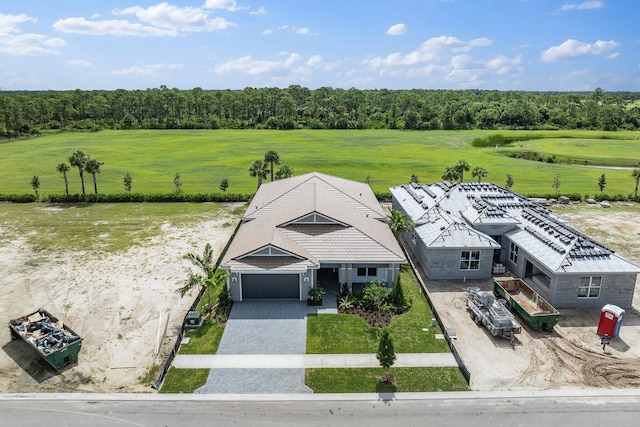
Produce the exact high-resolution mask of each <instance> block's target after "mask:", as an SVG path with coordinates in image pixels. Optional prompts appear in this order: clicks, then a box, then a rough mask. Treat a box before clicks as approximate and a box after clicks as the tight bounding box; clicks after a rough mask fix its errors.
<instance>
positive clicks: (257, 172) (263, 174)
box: [249, 160, 268, 188]
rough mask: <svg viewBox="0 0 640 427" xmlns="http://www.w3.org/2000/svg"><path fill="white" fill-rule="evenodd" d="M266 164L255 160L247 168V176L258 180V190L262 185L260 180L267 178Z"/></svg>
mask: <svg viewBox="0 0 640 427" xmlns="http://www.w3.org/2000/svg"><path fill="white" fill-rule="evenodd" d="M267 172H268V170H267V164H266V163H265V162H263V161H262V160H256V161H255V162H253V164H252V165H251V167H250V168H249V175H251V176H254V177H256V178H258V188H260V186H261V185H262V180H264V179H266V178H267Z"/></svg>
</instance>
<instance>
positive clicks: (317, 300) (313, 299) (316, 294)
mask: <svg viewBox="0 0 640 427" xmlns="http://www.w3.org/2000/svg"><path fill="white" fill-rule="evenodd" d="M324 294H326V291H325V290H324V289H323V288H321V287H320V286H316V287H315V288H311V289H309V293H308V295H309V299H308V302H309V305H322V298H323V297H324Z"/></svg>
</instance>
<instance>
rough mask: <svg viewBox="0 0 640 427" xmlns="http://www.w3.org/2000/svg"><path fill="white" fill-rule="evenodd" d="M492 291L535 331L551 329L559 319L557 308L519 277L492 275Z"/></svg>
mask: <svg viewBox="0 0 640 427" xmlns="http://www.w3.org/2000/svg"><path fill="white" fill-rule="evenodd" d="M493 292H494V293H495V294H496V295H497V296H498V298H503V299H504V300H506V301H507V306H508V307H509V309H510V310H511V311H515V312H516V313H518V315H520V317H521V318H522V319H523V320H524V321H525V322H526V323H527V324H528V325H529V326H531V327H532V328H533V329H535V330H537V331H551V330H552V329H553V327H554V326H555V325H556V324H557V323H558V320H559V319H560V313H559V312H558V310H556V309H555V308H554V307H553V306H552V305H551V304H549V303H548V302H547V300H545V299H544V298H542V296H540V295H539V294H538V293H537V292H536V291H534V290H533V289H532V288H531V287H530V286H529V285H527V284H526V283H525V282H524V281H523V280H521V279H517V278H513V277H509V278H507V277H503V278H495V277H494V280H493Z"/></svg>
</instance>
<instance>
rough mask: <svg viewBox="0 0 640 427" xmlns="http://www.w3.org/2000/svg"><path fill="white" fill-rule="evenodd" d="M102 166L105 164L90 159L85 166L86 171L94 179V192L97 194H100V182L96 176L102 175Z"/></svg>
mask: <svg viewBox="0 0 640 427" xmlns="http://www.w3.org/2000/svg"><path fill="white" fill-rule="evenodd" d="M102 165H104V163H103V162H99V161H97V160H96V159H91V158H89V159H88V160H87V165H86V166H85V169H86V171H87V172H89V173H90V174H91V176H92V177H93V190H94V191H95V193H96V194H98V181H97V179H96V175H97V174H99V173H100V167H101V166H102Z"/></svg>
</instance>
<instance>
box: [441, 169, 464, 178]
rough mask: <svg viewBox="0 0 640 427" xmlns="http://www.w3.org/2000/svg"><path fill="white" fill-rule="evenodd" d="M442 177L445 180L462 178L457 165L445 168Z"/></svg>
mask: <svg viewBox="0 0 640 427" xmlns="http://www.w3.org/2000/svg"><path fill="white" fill-rule="evenodd" d="M442 179H444V180H445V181H457V180H459V179H460V172H458V170H457V169H456V168H455V167H448V168H445V170H444V173H443V174H442Z"/></svg>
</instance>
